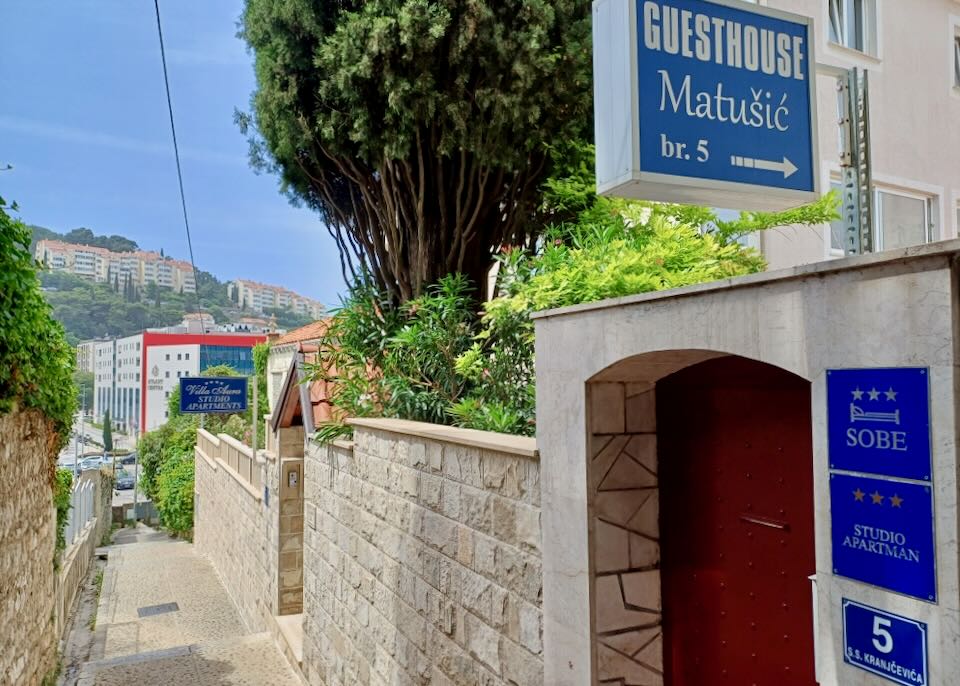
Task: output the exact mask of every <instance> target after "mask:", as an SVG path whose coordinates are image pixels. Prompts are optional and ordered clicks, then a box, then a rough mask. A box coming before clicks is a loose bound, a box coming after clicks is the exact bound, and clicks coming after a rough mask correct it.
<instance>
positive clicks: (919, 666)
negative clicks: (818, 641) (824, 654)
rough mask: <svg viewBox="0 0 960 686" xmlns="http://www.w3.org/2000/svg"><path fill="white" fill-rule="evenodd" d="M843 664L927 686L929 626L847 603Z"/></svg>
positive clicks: (908, 684) (909, 685) (906, 683)
mask: <svg viewBox="0 0 960 686" xmlns="http://www.w3.org/2000/svg"><path fill="white" fill-rule="evenodd" d="M843 661H844V662H846V663H847V664H848V665H853V666H854V667H859V668H860V669H864V670H866V671H868V672H872V673H873V674H877V675H879V676H881V677H883V678H885V679H887V680H889V681H892V682H894V683H897V684H903V685H904V686H927V684H928V683H929V681H928V680H927V625H926V624H924V623H923V622H918V621H916V620H913V619H907V618H906V617H901V616H899V615H895V614H892V613H890V612H885V611H883V610H878V609H877V608H875V607H870V606H869V605H862V604H860V603H857V602H854V601H853V600H848V599H847V598H844V599H843Z"/></svg>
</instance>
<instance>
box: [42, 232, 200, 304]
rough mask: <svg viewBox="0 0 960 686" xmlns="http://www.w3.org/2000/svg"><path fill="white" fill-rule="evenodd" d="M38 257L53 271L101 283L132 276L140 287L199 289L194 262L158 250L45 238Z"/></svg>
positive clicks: (133, 280) (121, 281) (121, 282)
mask: <svg viewBox="0 0 960 686" xmlns="http://www.w3.org/2000/svg"><path fill="white" fill-rule="evenodd" d="M34 256H35V257H36V259H37V260H38V261H39V262H41V263H42V264H44V265H45V266H46V267H47V268H48V269H50V270H52V271H61V272H67V273H68V274H74V275H76V276H82V277H84V278H87V279H91V280H93V281H97V282H100V283H113V282H117V283H119V284H121V285H122V284H123V283H125V282H126V280H127V278H128V277H129V278H130V279H131V281H132V282H133V283H134V284H135V285H136V286H137V287H139V288H143V287H145V286H146V285H147V284H151V283H155V284H157V285H158V286H165V287H167V288H171V289H173V290H175V291H183V292H184V293H193V292H194V291H195V290H196V281H195V279H194V278H193V267H191V265H190V263H189V262H184V261H182V260H174V259H172V258H169V257H164V256H163V255H161V254H160V253H158V252H150V251H143V250H138V251H135V252H113V251H112V250H107V249H106V248H97V247H94V246H90V245H75V244H73V243H64V242H62V241H54V240H42V241H39V242H38V243H37V247H36V251H35V253H34Z"/></svg>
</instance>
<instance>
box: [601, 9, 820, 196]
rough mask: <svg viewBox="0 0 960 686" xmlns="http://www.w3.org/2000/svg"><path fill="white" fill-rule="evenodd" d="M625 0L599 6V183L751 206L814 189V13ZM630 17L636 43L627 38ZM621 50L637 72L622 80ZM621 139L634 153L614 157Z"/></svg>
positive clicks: (613, 189)
mask: <svg viewBox="0 0 960 686" xmlns="http://www.w3.org/2000/svg"><path fill="white" fill-rule="evenodd" d="M621 1H623V2H625V1H627V0H598V2H597V3H595V7H594V73H595V74H596V75H597V82H596V86H595V89H596V93H595V95H596V97H595V102H596V108H597V112H596V120H597V156H598V162H597V176H598V188H599V190H600V191H601V192H602V193H606V194H610V195H625V196H628V197H638V198H646V199H651V200H664V201H675V202H697V203H701V204H713V205H716V206H720V207H735V208H744V209H764V208H771V209H772V208H778V207H779V208H783V207H789V206H795V205H799V204H801V203H803V202H809V201H811V200H813V199H815V198H816V197H817V195H818V192H819V183H818V177H819V161H818V157H817V152H816V149H817V133H816V111H817V110H816V87H815V86H816V84H815V81H816V78H815V73H816V72H815V64H816V60H815V58H814V54H813V46H814V36H813V23H812V21H811V19H810V18H809V17H802V16H799V15H795V14H789V13H786V12H781V11H779V10H775V9H771V8H767V7H761V6H758V5H747V4H746V3H744V2H739V1H737V0H629V2H630V4H629V6H626V7H620V3H621ZM623 20H626V21H628V22H629V23H630V26H631V29H630V37H629V45H628V47H629V49H622V48H620V47H619V46H618V41H619V40H622V34H623V30H622V29H620V28H619V26H618V25H619V23H620V22H621V21H623ZM624 60H629V61H630V64H631V65H632V66H633V70H632V73H633V75H634V76H633V79H632V80H633V83H630V84H627V83H622V84H621V83H619V74H620V72H619V71H618V69H619V67H620V64H619V63H620V62H623V61H624ZM617 88H621V89H622V90H623V91H624V92H625V93H629V94H630V99H631V100H632V101H633V102H627V101H626V100H625V98H620V97H619V96H618V95H616V93H615V89H617ZM624 108H630V111H631V112H635V114H634V115H633V116H632V117H631V119H632V120H633V121H631V122H624V120H623V116H622V115H623V113H624V112H623V110H624ZM627 123H630V124H631V125H632V127H631V130H630V131H629V133H628V132H627V131H625V130H624V129H626V128H627V127H626V124H627ZM624 142H626V143H628V144H632V146H633V159H632V160H630V161H627V160H617V159H616V157H617V155H618V152H617V151H616V147H617V146H621V147H622V146H623V145H624ZM614 162H619V163H620V166H615V165H613V164H612V163H614ZM623 162H627V164H623ZM624 167H629V169H626V168H624ZM626 172H629V173H626Z"/></svg>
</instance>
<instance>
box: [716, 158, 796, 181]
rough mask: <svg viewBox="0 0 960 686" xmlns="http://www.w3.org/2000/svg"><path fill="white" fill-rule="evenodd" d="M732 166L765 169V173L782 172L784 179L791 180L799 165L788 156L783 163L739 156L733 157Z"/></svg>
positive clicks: (731, 159)
mask: <svg viewBox="0 0 960 686" xmlns="http://www.w3.org/2000/svg"><path fill="white" fill-rule="evenodd" d="M730 164H732V165H733V166H734V167H747V168H750V169H763V170H764V171H774V172H782V173H783V178H785V179H789V178H790V177H791V176H793V175H794V174H795V173H796V171H797V165H795V164H794V163H793V162H791V161H790V160H789V159H788V158H787V157H786V156H784V158H783V162H776V161H773V160H758V159H756V158H753V157H740V156H738V155H731V157H730Z"/></svg>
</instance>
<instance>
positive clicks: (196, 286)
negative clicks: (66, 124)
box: [153, 0, 207, 335]
mask: <svg viewBox="0 0 960 686" xmlns="http://www.w3.org/2000/svg"><path fill="white" fill-rule="evenodd" d="M153 7H154V9H155V10H156V14H157V37H158V38H159V39H160V61H161V63H162V64H163V83H164V85H165V86H166V89H167V111H168V112H169V113H170V133H171V135H172V136H173V155H174V157H175V158H176V160H177V181H178V182H179V184H180V206H181V207H182V208H183V226H184V228H185V229H186V230H187V248H188V249H189V251H190V267H191V268H192V269H193V293H194V295H195V296H196V301H197V317H199V318H200V334H201V335H205V334H206V333H207V326H206V324H205V323H204V319H203V309H202V308H201V307H200V279H199V278H198V275H197V264H196V262H194V260H193V240H192V239H191V238H190V220H189V219H188V218H187V198H186V196H185V195H184V193H183V172H182V171H181V169H180V148H179V146H178V145H177V127H176V126H175V125H174V123H173V99H172V98H171V97H170V77H169V76H168V74H167V53H166V51H165V50H164V48H163V29H162V28H161V26H160V0H153Z"/></svg>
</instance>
